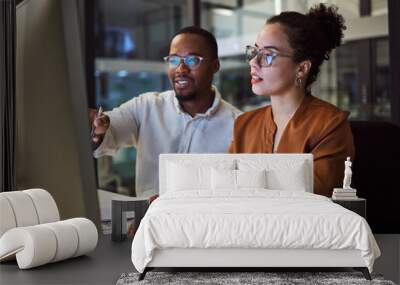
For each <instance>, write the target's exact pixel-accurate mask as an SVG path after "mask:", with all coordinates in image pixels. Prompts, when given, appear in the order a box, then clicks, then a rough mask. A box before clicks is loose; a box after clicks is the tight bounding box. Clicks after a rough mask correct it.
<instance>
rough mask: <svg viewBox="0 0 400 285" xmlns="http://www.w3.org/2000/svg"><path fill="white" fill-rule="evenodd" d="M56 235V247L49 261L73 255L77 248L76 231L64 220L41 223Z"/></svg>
mask: <svg viewBox="0 0 400 285" xmlns="http://www.w3.org/2000/svg"><path fill="white" fill-rule="evenodd" d="M42 226H43V227H47V228H49V229H51V230H52V231H53V232H54V234H55V235H56V240H57V249H56V253H55V255H54V257H53V259H52V260H51V262H57V261H60V260H64V259H67V258H70V257H73V256H74V254H75V252H76V250H77V248H78V233H77V232H76V230H75V228H74V227H73V226H72V225H71V224H70V223H67V222H65V221H61V222H54V223H48V224H43V225H42Z"/></svg>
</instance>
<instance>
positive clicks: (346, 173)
mask: <svg viewBox="0 0 400 285" xmlns="http://www.w3.org/2000/svg"><path fill="white" fill-rule="evenodd" d="M351 164H352V163H351V160H350V157H349V156H348V157H347V160H346V161H345V162H344V167H345V168H344V179H343V189H352V188H351V186H350V185H351V176H352V174H353V172H352V171H351Z"/></svg>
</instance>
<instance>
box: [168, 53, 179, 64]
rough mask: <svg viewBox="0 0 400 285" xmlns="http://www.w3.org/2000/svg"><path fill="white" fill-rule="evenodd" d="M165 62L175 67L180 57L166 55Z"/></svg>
mask: <svg viewBox="0 0 400 285" xmlns="http://www.w3.org/2000/svg"><path fill="white" fill-rule="evenodd" d="M167 62H168V64H169V65H171V66H173V67H177V66H178V65H179V63H180V62H181V59H180V58H179V57H178V56H174V55H173V56H168V57H167Z"/></svg>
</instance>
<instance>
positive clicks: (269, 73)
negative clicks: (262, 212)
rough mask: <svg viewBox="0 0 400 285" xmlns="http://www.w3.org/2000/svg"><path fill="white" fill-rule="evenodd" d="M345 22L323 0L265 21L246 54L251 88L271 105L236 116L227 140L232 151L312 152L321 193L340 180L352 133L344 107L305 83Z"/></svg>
mask: <svg viewBox="0 0 400 285" xmlns="http://www.w3.org/2000/svg"><path fill="white" fill-rule="evenodd" d="M345 28H346V27H345V26H344V19H343V17H342V16H341V15H340V14H338V13H337V8H335V7H327V6H325V5H323V4H319V5H317V6H315V7H314V8H311V9H310V11H309V12H308V13H307V14H300V13H297V12H283V13H281V14H279V15H276V16H274V17H272V18H270V19H269V20H268V21H267V23H266V24H265V26H264V27H263V29H262V30H261V31H260V33H259V34H258V36H257V40H256V43H255V45H254V46H248V47H247V48H246V56H247V59H248V61H249V65H250V68H251V84H252V90H253V92H254V93H255V94H257V95H260V96H270V98H271V105H270V106H267V107H264V108H260V109H257V110H254V111H251V112H246V113H244V114H242V115H241V116H239V117H238V118H237V119H236V121H235V127H234V138H233V141H232V144H231V146H230V152H231V153H312V154H313V155H314V193H316V194H321V195H325V196H331V194H332V190H333V188H334V187H339V186H341V185H340V183H341V181H342V180H343V171H344V168H343V161H345V160H346V157H347V156H350V157H353V156H354V146H353V137H352V133H351V130H350V126H349V123H348V121H347V117H348V113H347V112H343V111H341V110H340V109H338V108H336V107H335V106H333V105H331V104H329V103H327V102H324V101H322V100H320V99H317V98H316V97H314V96H312V95H311V93H310V87H311V84H312V83H313V82H314V81H315V80H316V78H317V75H318V73H319V69H320V66H321V64H322V63H323V61H324V60H328V59H329V55H330V53H331V51H332V50H333V49H334V48H336V47H337V46H339V45H340V44H341V41H342V38H343V30H344V29H345Z"/></svg>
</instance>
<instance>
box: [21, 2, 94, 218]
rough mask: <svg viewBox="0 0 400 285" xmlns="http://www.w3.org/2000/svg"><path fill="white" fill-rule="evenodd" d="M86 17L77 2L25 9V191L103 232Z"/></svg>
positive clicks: (31, 4)
mask: <svg viewBox="0 0 400 285" xmlns="http://www.w3.org/2000/svg"><path fill="white" fill-rule="evenodd" d="M78 17H79V10H78V7H77V1H53V0H26V1H22V2H20V3H19V4H18V5H17V11H16V22H17V23H16V27H17V28H16V29H17V31H16V65H17V66H16V114H17V116H16V117H17V118H16V119H17V146H16V148H17V161H16V165H17V188H18V189H19V190H22V189H28V188H43V189H46V190H47V191H49V192H50V193H51V194H52V196H53V197H54V199H55V201H56V203H57V206H58V208H59V211H60V214H61V218H62V219H66V218H72V217H87V218H89V219H91V220H92V221H93V222H94V223H95V224H96V225H97V226H99V224H100V223H99V221H100V219H99V217H100V216H99V205H98V197H97V190H96V174H95V167H94V159H93V156H92V150H91V145H90V130H89V129H90V127H89V122H88V112H87V110H88V109H87V108H88V105H87V92H86V79H85V69H84V55H83V49H82V47H83V44H82V39H84V37H83V36H82V35H83V34H82V31H83V29H82V27H81V26H80V24H81V23H80V21H79V19H78Z"/></svg>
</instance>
